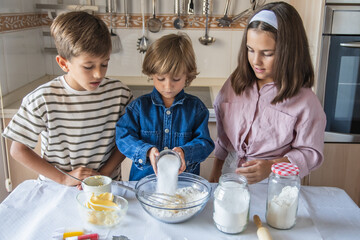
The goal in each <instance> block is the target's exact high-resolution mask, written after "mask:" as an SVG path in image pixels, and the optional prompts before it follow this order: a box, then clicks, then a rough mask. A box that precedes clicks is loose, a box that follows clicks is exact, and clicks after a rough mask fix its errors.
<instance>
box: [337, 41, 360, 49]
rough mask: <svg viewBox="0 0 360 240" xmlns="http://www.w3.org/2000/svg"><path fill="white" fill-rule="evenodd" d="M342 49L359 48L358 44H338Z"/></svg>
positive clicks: (359, 44)
mask: <svg viewBox="0 0 360 240" xmlns="http://www.w3.org/2000/svg"><path fill="white" fill-rule="evenodd" d="M340 46H342V47H350V48H360V42H348V43H340Z"/></svg>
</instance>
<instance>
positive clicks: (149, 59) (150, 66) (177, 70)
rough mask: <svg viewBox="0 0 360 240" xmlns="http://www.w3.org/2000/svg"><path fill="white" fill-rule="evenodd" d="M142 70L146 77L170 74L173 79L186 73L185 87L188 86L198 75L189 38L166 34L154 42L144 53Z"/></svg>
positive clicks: (183, 35) (184, 35)
mask: <svg viewBox="0 0 360 240" xmlns="http://www.w3.org/2000/svg"><path fill="white" fill-rule="evenodd" d="M142 69H143V70H142V72H143V73H144V74H145V75H147V76H151V75H154V74H161V75H162V74H170V76H174V77H175V76H178V75H180V74H183V73H186V75H187V78H186V84H185V86H186V87H187V86H189V85H190V83H191V82H192V81H193V80H194V79H195V78H196V75H197V74H198V72H197V66H196V60H195V52H194V49H193V47H192V44H191V40H190V38H189V36H188V35H187V34H185V33H178V34H168V35H165V36H163V37H161V38H159V39H158V40H156V41H155V42H154V43H152V44H151V45H150V47H149V49H148V50H147V51H146V55H145V58H144V62H143V66H142Z"/></svg>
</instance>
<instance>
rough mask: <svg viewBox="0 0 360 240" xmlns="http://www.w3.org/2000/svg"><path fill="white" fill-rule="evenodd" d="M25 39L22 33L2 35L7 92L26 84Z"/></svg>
mask: <svg viewBox="0 0 360 240" xmlns="http://www.w3.org/2000/svg"><path fill="white" fill-rule="evenodd" d="M25 39H26V36H25V34H24V32H12V33H8V34H4V35H3V40H4V57H5V61H6V67H7V84H8V91H9V92H11V91H13V90H15V89H17V88H19V87H21V86H24V85H25V84H26V83H28V73H27V63H26V55H27V49H26V45H25Z"/></svg>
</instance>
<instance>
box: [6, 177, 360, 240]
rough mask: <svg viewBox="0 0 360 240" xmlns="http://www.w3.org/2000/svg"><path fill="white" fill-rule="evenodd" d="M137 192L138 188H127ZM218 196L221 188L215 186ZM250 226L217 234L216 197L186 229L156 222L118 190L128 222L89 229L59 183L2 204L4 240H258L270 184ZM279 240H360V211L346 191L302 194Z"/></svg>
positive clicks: (260, 191) (257, 190)
mask: <svg viewBox="0 0 360 240" xmlns="http://www.w3.org/2000/svg"><path fill="white" fill-rule="evenodd" d="M124 183H125V184H126V185H130V186H134V185H135V182H124ZM212 187H213V190H214V188H215V187H216V185H215V184H212ZM249 189H250V194H251V204H250V215H249V216H250V220H249V223H248V226H247V229H246V230H245V231H244V232H242V233H240V234H236V235H228V234H224V233H222V232H220V231H218V230H217V228H216V227H215V225H214V223H213V220H212V213H213V197H211V199H210V200H209V202H208V203H207V205H206V206H205V208H204V210H203V211H202V212H201V213H200V214H198V215H197V216H195V217H193V218H192V219H190V220H188V221H187V222H184V223H178V224H165V223H161V222H158V221H157V220H155V219H153V218H151V217H150V216H149V215H147V213H146V212H145V211H144V210H143V209H142V208H141V205H140V204H139V202H138V201H137V199H136V198H135V196H134V194H133V193H132V192H129V191H126V190H123V189H120V188H119V187H117V185H115V184H114V185H113V188H112V191H113V193H114V194H118V195H122V196H124V197H125V198H126V199H127V200H128V201H129V209H128V212H127V215H126V216H125V218H124V219H123V221H122V222H121V223H120V224H119V225H118V226H117V227H115V228H112V229H104V228H101V229H100V228H94V227H92V228H91V227H89V226H85V225H83V222H82V221H81V218H80V214H79V212H78V209H77V207H78V206H77V205H76V204H77V203H76V199H75V197H76V195H77V193H78V192H79V190H77V189H76V188H75V187H67V186H63V185H60V184H57V183H55V182H50V181H48V182H45V181H39V180H27V181H25V182H23V183H21V184H20V185H19V186H18V187H17V188H16V189H15V190H14V191H13V192H12V193H11V194H10V195H9V196H8V197H7V198H6V199H5V200H4V201H3V202H2V203H1V204H0V222H1V224H0V239H7V240H12V239H14V240H15V239H16V240H17V239H29V240H32V239H34V240H35V239H36V240H39V239H40V240H41V239H44V240H49V239H52V238H51V236H52V234H53V233H54V232H55V231H57V230H58V229H61V228H65V229H69V228H71V229H78V228H83V227H86V229H88V230H91V231H92V232H97V233H99V234H100V235H102V236H103V238H102V239H112V236H113V235H125V236H127V237H128V238H129V239H130V240H138V239H182V240H185V239H189V240H192V239H207V240H212V239H214V240H215V239H216V240H219V239H229V240H231V239H244V240H246V239H257V237H256V226H255V224H254V223H253V221H252V217H253V215H254V214H257V215H259V216H260V218H261V220H262V222H263V224H264V225H265V226H266V223H265V219H264V216H265V204H266V192H267V184H264V183H257V184H254V185H250V187H249ZM269 231H270V233H271V235H272V237H273V239H277V240H279V239H280V240H281V239H286V240H292V239H294V240H296V239H299V240H303V239H311V240H316V239H357V238H358V236H359V235H360V209H359V208H358V207H357V205H356V204H355V203H354V202H353V201H352V200H351V199H350V198H349V196H348V195H347V194H346V193H345V192H344V191H343V190H341V189H338V188H332V187H306V186H302V188H301V191H300V199H299V208H298V218H297V223H296V225H295V227H293V228H292V229H290V230H276V229H273V228H270V227H269Z"/></svg>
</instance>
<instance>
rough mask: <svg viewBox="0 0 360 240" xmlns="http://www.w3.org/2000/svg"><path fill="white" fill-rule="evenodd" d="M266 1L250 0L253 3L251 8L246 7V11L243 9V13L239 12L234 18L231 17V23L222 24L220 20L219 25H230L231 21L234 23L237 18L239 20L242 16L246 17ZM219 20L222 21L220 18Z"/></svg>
mask: <svg viewBox="0 0 360 240" xmlns="http://www.w3.org/2000/svg"><path fill="white" fill-rule="evenodd" d="M264 3H265V0H258V1H257V0H250V5H251V7H250V8H248V9H245V10H244V11H242V12H241V13H239V14H237V15H236V16H235V17H233V18H231V19H230V20H231V21H230V23H229V25H223V26H222V25H221V24H220V22H219V24H218V25H219V26H220V27H229V26H230V25H231V23H234V22H236V21H237V20H239V19H240V18H244V17H249V16H250V15H251V14H253V13H254V11H255V10H256V9H258V8H259V7H261V6H262V5H264ZM217 21H220V19H219V20H217Z"/></svg>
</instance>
